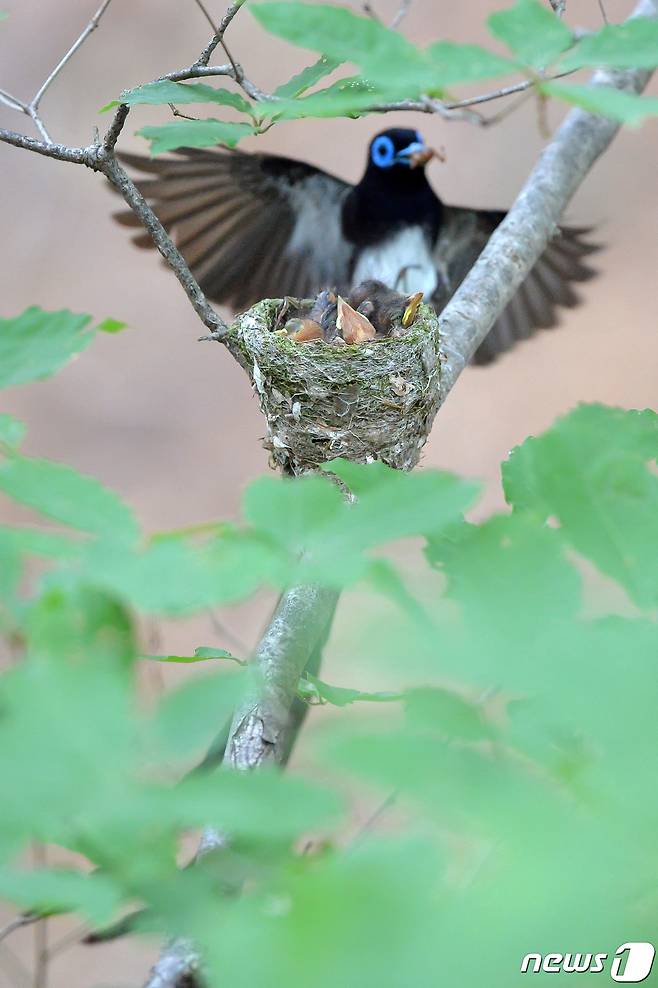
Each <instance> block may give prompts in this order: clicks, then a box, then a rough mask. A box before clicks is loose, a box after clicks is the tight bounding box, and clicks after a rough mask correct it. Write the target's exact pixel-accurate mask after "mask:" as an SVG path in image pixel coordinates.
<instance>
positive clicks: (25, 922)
mask: <svg viewBox="0 0 658 988" xmlns="http://www.w3.org/2000/svg"><path fill="white" fill-rule="evenodd" d="M38 919H39V917H38V916H35V915H34V914H33V913H21V915H20V916H15V917H14V919H12V920H10V921H9V922H8V923H7V925H6V926H3V927H2V928H1V929H0V943H2V941H3V940H6V939H7V937H9V936H11V934H12V933H14V931H15V930H22V929H23V927H24V926H31V925H32V923H36V922H37V920H38Z"/></svg>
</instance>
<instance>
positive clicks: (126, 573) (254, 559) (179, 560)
mask: <svg viewBox="0 0 658 988" xmlns="http://www.w3.org/2000/svg"><path fill="white" fill-rule="evenodd" d="M286 567H287V562H286V560H285V557H283V556H282V554H281V552H280V551H279V550H277V549H276V548H275V547H274V546H273V545H271V544H268V543H267V541H266V540H264V539H262V538H258V537H252V536H251V535H249V534H242V533H232V532H227V533H226V534H225V535H223V536H222V537H220V538H218V539H211V540H210V541H208V542H205V543H203V544H201V545H197V544H192V543H190V542H189V541H188V540H187V539H185V538H171V539H163V540H158V541H157V542H154V543H153V544H151V545H150V546H147V547H146V549H144V550H140V551H137V552H135V551H132V550H130V549H127V548H126V547H125V546H124V547H122V546H117V545H112V544H111V543H108V542H105V543H103V544H100V545H93V546H91V547H90V549H89V551H88V553H87V555H86V559H85V569H86V570H88V571H89V572H90V573H92V574H93V578H94V580H95V581H96V582H97V583H98V584H99V585H101V586H104V587H106V588H107V589H108V590H111V591H112V592H113V593H116V594H118V595H120V596H121V598H122V599H124V600H126V601H128V602H130V603H131V604H132V606H133V607H136V608H137V609H139V610H142V611H145V612H147V613H155V614H170V615H172V616H181V615H184V614H191V613H193V612H194V611H199V610H203V609H204V608H208V607H213V606H215V605H216V604H219V603H223V602H227V601H233V600H240V599H241V598H242V597H246V596H249V594H251V593H253V592H254V591H255V590H256V589H257V588H258V587H260V586H262V585H263V584H267V585H270V584H271V585H273V586H280V585H283V584H284V583H286V582H287V578H288V577H289V575H290V571H289V570H288V569H287V568H286Z"/></svg>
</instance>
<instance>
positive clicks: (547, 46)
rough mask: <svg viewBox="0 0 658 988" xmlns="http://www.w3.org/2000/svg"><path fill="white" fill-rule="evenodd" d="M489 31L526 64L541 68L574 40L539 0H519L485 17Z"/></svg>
mask: <svg viewBox="0 0 658 988" xmlns="http://www.w3.org/2000/svg"><path fill="white" fill-rule="evenodd" d="M487 25H488V27H489V30H490V31H491V33H492V34H493V35H494V36H495V37H496V38H498V39H499V40H500V41H502V42H503V43H504V44H506V45H507V47H508V48H510V50H511V51H512V52H513V53H514V54H515V55H516V56H517V57H518V58H519V59H520V61H521V62H523V63H524V64H526V65H532V66H534V67H535V68H544V67H546V66H548V65H551V64H552V63H553V62H554V61H555V59H556V58H557V57H558V56H559V55H560V54H561V53H562V52H563V51H565V50H566V49H567V48H568V47H569V46H570V45H571V44H572V42H573V36H572V34H571V31H570V30H569V29H568V27H566V25H565V24H563V23H562V21H561V20H560V19H559V17H557V15H556V14H554V13H553V11H551V10H550V9H549V8H548V6H547V5H546V4H544V3H541V2H540V0H518V2H517V3H516V4H515V5H514V6H513V7H511V8H510V9H509V10H501V11H497V12H496V13H495V14H491V16H490V17H489V18H488V20H487Z"/></svg>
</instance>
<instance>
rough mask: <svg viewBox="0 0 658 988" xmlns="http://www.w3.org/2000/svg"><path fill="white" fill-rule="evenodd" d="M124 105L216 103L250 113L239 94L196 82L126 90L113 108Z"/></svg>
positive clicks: (158, 83) (165, 81) (156, 84)
mask: <svg viewBox="0 0 658 988" xmlns="http://www.w3.org/2000/svg"><path fill="white" fill-rule="evenodd" d="M120 103H125V104H126V105H127V106H137V105H138V104H149V105H153V106H158V105H160V104H162V103H165V104H166V103H178V104H180V105H184V104H186V103H216V104H218V105H219V106H230V107H232V108H233V109H234V110H238V111H239V112H240V113H251V110H252V107H251V104H250V103H248V102H247V100H246V99H245V98H244V96H241V95H240V94H239V93H232V92H231V91H230V90H228V89H215V88H214V86H207V85H205V83H202V82H196V83H189V82H171V81H170V80H168V79H162V80H160V82H149V83H147V84H146V85H145V86H137V87H136V88H135V89H127V90H125V91H124V92H123V93H121V99H119V100H117V101H116V102H115V103H114V104H109V105H113V106H118V105H119V104H120Z"/></svg>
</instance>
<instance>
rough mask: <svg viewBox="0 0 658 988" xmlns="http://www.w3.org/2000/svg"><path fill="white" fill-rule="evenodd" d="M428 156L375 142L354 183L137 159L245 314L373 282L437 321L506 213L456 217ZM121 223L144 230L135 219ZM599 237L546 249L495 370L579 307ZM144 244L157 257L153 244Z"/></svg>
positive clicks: (579, 232)
mask: <svg viewBox="0 0 658 988" xmlns="http://www.w3.org/2000/svg"><path fill="white" fill-rule="evenodd" d="M426 152H427V148H426V145H425V143H424V141H423V139H422V137H421V135H420V134H419V133H418V131H415V130H407V129H403V128H394V129H391V130H386V131H384V132H383V133H381V134H378V135H377V136H376V137H375V138H374V139H373V140H372V142H371V143H370V147H369V151H368V161H367V164H366V169H365V173H364V175H363V178H362V179H361V181H360V182H359V183H358V185H350V184H349V183H347V182H344V181H343V180H342V179H340V178H336V177H335V176H334V175H330V174H328V173H327V172H325V171H322V170H321V169H319V168H316V167H314V166H313V165H309V164H306V163H305V162H302V161H295V160H293V159H292V158H284V157H280V156H278V155H273V154H260V153H255V154H248V153H244V152H242V151H226V150H219V149H217V150H199V149H194V148H182V149H180V150H179V151H178V152H176V156H175V157H172V158H166V159H165V158H155V159H152V158H145V157H141V156H138V155H134V154H123V155H122V156H121V157H122V160H123V161H124V162H125V163H126V164H127V165H129V166H131V167H133V168H135V169H137V170H138V171H140V172H142V173H146V174H147V175H148V176H150V177H148V178H146V179H144V180H141V181H138V187H139V189H140V190H141V192H142V193H143V194H144V195H145V196H146V198H147V199H148V200H149V201H150V203H151V204H152V206H153V208H154V210H155V212H156V214H157V215H158V217H159V218H160V220H161V222H162V223H163V225H164V227H165V228H166V229H167V230H168V231H169V232H170V233H171V234H172V235H173V237H174V240H175V242H176V244H177V246H178V248H179V249H180V251H181V253H182V254H183V256H184V258H185V260H186V261H187V263H188V265H189V267H190V269H191V270H192V272H193V274H194V276H195V277H196V279H197V281H198V282H199V284H200V285H201V288H202V289H203V291H204V292H205V293H206V295H207V296H208V297H209V298H210V299H212V300H213V301H215V302H220V303H224V304H227V305H230V306H231V307H232V308H234V309H236V310H241V309H244V308H247V307H248V306H249V305H251V304H253V303H254V302H255V301H257V300H259V299H261V298H270V297H278V298H280V297H282V296H284V295H292V296H297V297H307V296H310V295H313V294H314V293H316V292H318V291H319V290H320V289H322V288H325V287H327V286H334V287H336V288H337V289H338V291H340V292H341V293H345V292H347V291H348V290H349V288H350V287H351V286H353V285H356V284H358V283H359V282H361V281H364V280H366V279H370V278H373V279H377V280H379V281H382V282H384V284H386V285H388V286H389V287H391V288H396V289H397V290H399V291H400V292H404V293H406V294H411V293H413V292H419V291H422V292H424V294H425V297H426V299H427V300H428V301H430V302H431V303H432V304H433V305H434V306H435V308H436V309H437V311H440V310H441V309H442V308H443V307H444V306H445V305H446V303H447V302H448V300H449V299H450V298H451V296H452V295H453V294H454V292H455V291H456V289H457V288H458V286H459V284H460V283H461V281H462V280H463V279H464V277H465V276H466V274H467V273H468V271H469V270H470V268H471V267H472V265H473V264H474V263H475V261H476V259H477V257H478V255H479V254H480V252H481V251H482V248H483V247H484V245H485V244H486V242H487V240H488V238H489V237H490V235H491V233H492V232H493V230H494V229H495V228H496V226H497V225H498V224H499V223H500V221H501V220H502V219H503V217H504V216H505V213H504V212H498V211H494V210H482V209H467V208H462V207H458V206H447V205H445V204H444V203H442V202H441V200H440V199H439V198H438V196H437V195H436V193H435V192H434V190H433V189H432V187H431V185H430V184H429V182H428V180H427V175H426V172H425V161H426V160H427V158H428V154H427V153H426ZM117 219H118V220H119V222H121V223H123V224H126V225H128V226H137V225H139V221H138V220H137V219H136V217H135V216H134V214H133V213H131V212H121V213H119V214H117ZM588 232H589V230H587V229H585V228H575V227H573V228H564V229H562V230H561V231H560V232H558V233H557V235H556V236H555V237H554V239H553V240H552V241H551V242H550V244H549V245H548V247H547V248H546V250H545V252H544V254H543V255H542V256H541V258H540V259H539V261H538V262H537V264H536V265H535V267H534V268H533V269H532V271H531V272H530V274H529V275H528V277H527V278H526V280H525V281H524V282H523V284H522V285H521V287H520V288H519V290H518V292H517V293H516V295H515V296H514V298H513V299H512V300H511V302H510V303H509V304H508V306H507V308H506V309H505V310H504V312H503V313H502V315H501V316H500V318H499V319H498V321H497V322H496V324H495V326H494V327H493V329H492V330H491V332H490V333H489V335H488V336H487V338H486V340H485V341H484V343H482V345H481V346H480V348H479V350H478V351H477V353H476V355H475V358H474V360H475V362H476V363H487V362H489V361H491V360H493V359H494V358H495V357H497V356H498V354H500V353H502V352H503V351H505V350H508V349H509V348H510V347H511V346H513V345H514V344H515V343H516V342H517V341H518V340H521V339H524V338H526V337H528V336H531V335H532V334H533V333H534V332H535V331H536V330H537V329H544V328H545V329H548V328H550V327H553V326H555V325H556V323H557V319H558V311H557V310H558V308H559V307H560V306H565V307H571V306H574V305H576V304H577V303H578V301H579V299H578V296H577V295H576V293H575V291H574V289H573V287H572V282H579V281H585V280H586V279H588V278H590V277H592V275H593V274H594V271H593V270H592V269H591V268H589V267H588V266H587V265H586V264H585V263H584V262H583V258H584V257H585V256H586V255H588V254H590V253H591V252H592V251H594V250H596V249H597V247H596V246H594V245H593V244H591V243H588V242H587V239H586V237H587V233H588ZM134 239H135V243H137V244H138V245H139V246H140V247H151V246H152V241H151V239H150V237H149V236H148V235H146V234H143V233H142V234H138V235H137V236H136V237H135V238H134Z"/></svg>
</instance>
